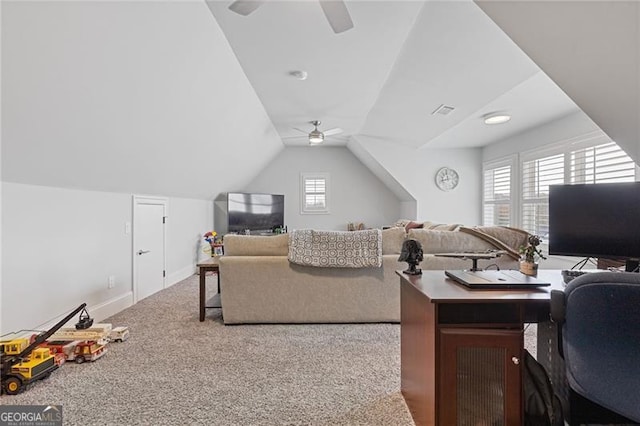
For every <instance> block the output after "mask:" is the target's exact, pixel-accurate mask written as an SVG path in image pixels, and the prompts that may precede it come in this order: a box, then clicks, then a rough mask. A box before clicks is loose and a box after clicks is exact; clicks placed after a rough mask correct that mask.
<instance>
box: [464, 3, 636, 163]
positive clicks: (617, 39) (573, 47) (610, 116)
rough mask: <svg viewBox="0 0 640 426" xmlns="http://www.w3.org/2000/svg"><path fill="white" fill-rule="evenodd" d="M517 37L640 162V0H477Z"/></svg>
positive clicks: (494, 18) (601, 126) (485, 10)
mask: <svg viewBox="0 0 640 426" xmlns="http://www.w3.org/2000/svg"><path fill="white" fill-rule="evenodd" d="M476 3H477V4H478V5H479V6H480V8H482V10H483V11H484V12H486V13H487V15H489V16H490V17H491V18H492V19H493V20H494V21H495V22H496V23H497V24H498V25H499V26H500V27H501V28H502V29H503V30H504V31H505V32H506V33H507V34H508V35H509V36H510V37H511V38H512V39H513V40H514V41H515V42H516V44H518V46H520V48H521V49H522V50H523V51H524V52H525V53H526V54H527V55H529V56H530V57H531V58H532V59H533V60H534V61H535V62H536V63H537V64H538V65H539V66H540V68H542V69H543V70H544V71H545V72H546V73H547V75H549V77H551V78H552V79H553V80H554V81H555V82H556V83H557V84H558V85H559V86H560V87H562V89H563V90H564V91H565V92H566V93H567V94H568V95H569V96H570V97H571V98H572V99H573V100H574V101H575V102H576V104H577V105H578V106H579V107H580V108H581V109H582V110H583V111H584V112H585V113H587V115H589V117H590V118H591V119H592V120H593V121H594V122H595V123H596V124H597V125H598V126H599V127H600V128H601V129H602V130H604V131H605V132H606V133H607V134H608V135H609V137H611V138H612V139H613V140H615V141H616V142H617V143H618V145H620V146H621V147H622V148H623V149H624V150H625V151H626V152H627V154H628V155H629V156H630V157H631V158H633V159H634V160H635V161H636V162H640V3H639V2H637V1H635V0H632V1H625V0H616V1H496V0H494V1H487V0H476Z"/></svg>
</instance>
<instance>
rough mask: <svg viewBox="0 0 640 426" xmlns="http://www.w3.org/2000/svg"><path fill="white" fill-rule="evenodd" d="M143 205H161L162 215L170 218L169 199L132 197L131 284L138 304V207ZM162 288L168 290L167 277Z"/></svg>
mask: <svg viewBox="0 0 640 426" xmlns="http://www.w3.org/2000/svg"><path fill="white" fill-rule="evenodd" d="M141 204H152V205H160V206H162V215H163V216H164V217H165V218H168V215H167V198H165V197H154V196H148V195H133V196H132V218H133V232H132V233H131V234H132V250H131V257H132V265H133V269H132V271H131V274H132V276H131V283H132V285H133V289H132V290H133V303H134V304H135V303H138V280H137V276H138V256H136V247H137V245H136V207H137V206H138V205H141ZM162 269H163V270H165V271H166V270H167V228H166V221H165V227H163V228H162ZM162 288H163V289H165V288H167V277H166V275H165V277H163V278H162Z"/></svg>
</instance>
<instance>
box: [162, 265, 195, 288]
mask: <svg viewBox="0 0 640 426" xmlns="http://www.w3.org/2000/svg"><path fill="white" fill-rule="evenodd" d="M197 270H198V268H197V266H196V264H195V263H194V264H192V265H189V266H185V267H184V268H181V269H179V270H178V271H176V272H173V273H171V275H168V276H167V283H168V284H167V285H166V286H165V287H171V286H172V285H174V284H177V283H179V282H180V281H182V280H185V279H187V278H189V277H190V276H191V275H193V274H195V273H196V271H197Z"/></svg>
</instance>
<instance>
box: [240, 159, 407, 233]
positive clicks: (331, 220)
mask: <svg viewBox="0 0 640 426" xmlns="http://www.w3.org/2000/svg"><path fill="white" fill-rule="evenodd" d="M302 172H327V173H329V174H330V185H331V186H330V188H329V190H330V205H329V206H330V210H331V212H330V214H319V215H315V214H313V215H310V214H300V173H302ZM241 189H242V190H243V191H246V192H267V193H277V194H284V195H285V217H284V219H285V224H286V225H287V227H288V228H289V229H290V230H291V229H302V228H315V229H333V230H346V227H347V223H348V222H363V223H364V224H365V225H366V226H367V227H371V228H373V227H382V226H384V225H389V224H392V223H394V222H395V221H396V220H398V219H399V218H400V207H401V206H400V204H401V203H400V200H399V199H398V198H397V197H396V195H395V194H393V193H392V192H391V191H390V190H389V189H388V188H387V187H386V186H385V185H384V184H383V183H382V182H381V181H380V180H379V179H378V178H377V177H375V176H374V175H373V174H372V173H371V172H370V171H369V169H367V168H366V167H365V166H364V165H363V164H362V163H361V162H360V161H359V160H358V159H357V158H356V157H355V156H354V155H353V154H352V153H351V152H350V151H349V150H348V149H347V148H342V147H300V148H298V147H288V148H285V149H284V150H283V151H282V152H281V154H280V155H279V156H278V157H277V158H275V159H274V160H273V161H272V162H271V163H270V164H269V165H268V166H267V167H266V168H265V169H264V170H262V171H261V172H260V173H259V174H258V176H257V177H256V178H255V179H254V180H253V181H252V182H251V183H249V185H247V186H246V187H245V188H241Z"/></svg>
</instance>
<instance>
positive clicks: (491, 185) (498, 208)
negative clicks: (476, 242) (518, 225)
mask: <svg viewBox="0 0 640 426" xmlns="http://www.w3.org/2000/svg"><path fill="white" fill-rule="evenodd" d="M511 169H512V167H511V165H510V164H509V165H506V166H497V167H494V168H487V169H485V171H484V185H483V186H484V187H483V201H484V206H483V218H482V223H483V224H484V225H485V226H492V225H497V226H510V225H511V199H512V198H511Z"/></svg>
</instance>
